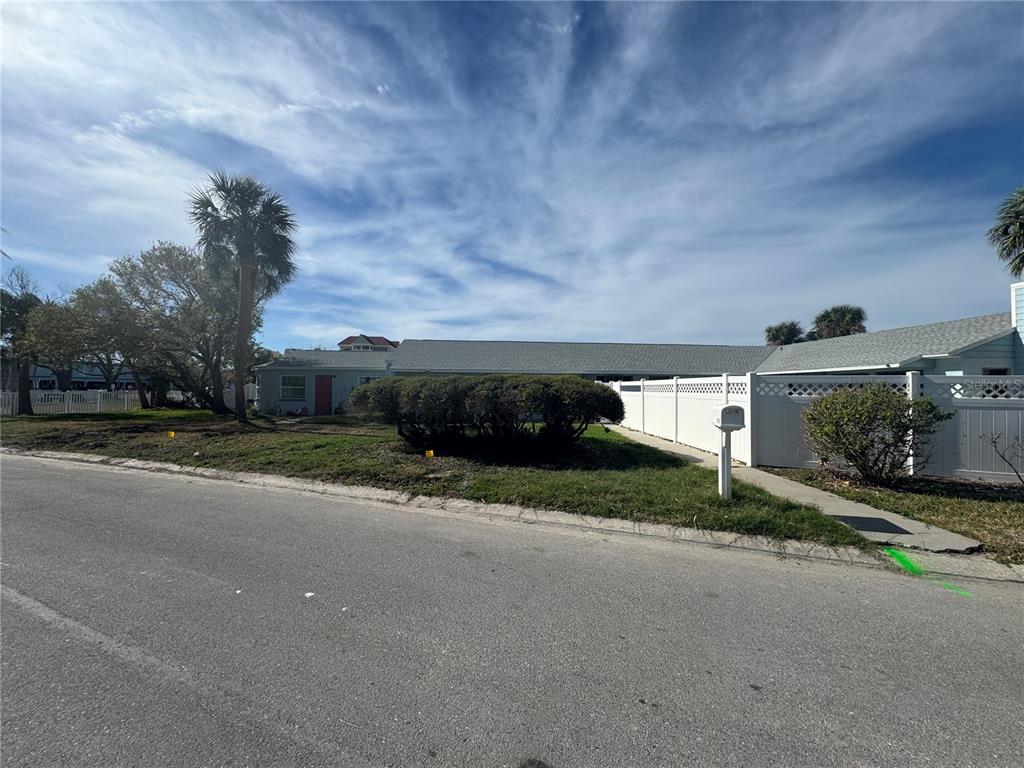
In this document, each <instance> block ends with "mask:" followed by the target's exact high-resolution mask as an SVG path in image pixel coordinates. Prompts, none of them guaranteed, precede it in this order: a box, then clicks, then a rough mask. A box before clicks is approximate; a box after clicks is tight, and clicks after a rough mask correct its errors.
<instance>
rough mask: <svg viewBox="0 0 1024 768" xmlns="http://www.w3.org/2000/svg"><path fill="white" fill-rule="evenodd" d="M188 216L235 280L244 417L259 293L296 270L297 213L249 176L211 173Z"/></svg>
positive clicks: (208, 253)
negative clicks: (249, 359)
mask: <svg viewBox="0 0 1024 768" xmlns="http://www.w3.org/2000/svg"><path fill="white" fill-rule="evenodd" d="M191 218H192V222H193V224H194V225H195V227H196V229H197V230H198V232H199V245H200V247H201V249H202V251H203V255H204V256H205V257H206V259H207V260H208V262H209V263H210V264H211V265H213V266H215V267H217V268H220V269H222V270H225V271H230V272H233V273H234V274H235V275H237V280H238V322H237V326H236V329H235V345H234V355H233V357H234V377H235V418H236V419H238V420H239V421H245V420H246V418H247V417H246V410H245V406H246V402H245V381H246V375H247V371H248V353H249V343H250V338H251V336H252V330H253V321H254V315H255V310H256V307H257V304H258V302H259V298H258V297H259V294H260V293H262V294H263V295H264V296H269V295H272V294H274V293H276V292H277V291H279V290H281V288H283V287H284V286H285V285H286V284H287V283H288V282H289V281H290V280H291V279H292V278H293V277H294V275H295V269H296V268H295V262H294V260H293V257H294V254H295V250H296V245H295V241H294V240H293V239H292V235H293V234H294V232H295V229H296V223H295V218H294V216H293V215H292V212H291V210H290V209H289V208H288V206H287V205H285V203H284V200H283V199H282V198H281V196H280V195H278V194H277V193H275V192H272V191H271V190H270V189H269V188H267V187H266V186H265V185H264V184H263V183H262V182H260V181H257V180H256V179H254V178H252V177H250V176H229V175H227V174H224V173H221V172H217V173H213V174H211V175H210V178H209V186H208V187H207V188H205V189H200V190H197V191H196V192H194V193H193V194H192V197H191Z"/></svg>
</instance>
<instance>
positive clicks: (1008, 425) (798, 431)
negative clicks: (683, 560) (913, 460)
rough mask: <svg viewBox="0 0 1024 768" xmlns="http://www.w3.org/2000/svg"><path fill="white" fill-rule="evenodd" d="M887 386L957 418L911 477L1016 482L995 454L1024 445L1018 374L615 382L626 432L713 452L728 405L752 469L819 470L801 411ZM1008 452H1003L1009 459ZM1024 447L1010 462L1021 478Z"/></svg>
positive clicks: (1023, 400)
mask: <svg viewBox="0 0 1024 768" xmlns="http://www.w3.org/2000/svg"><path fill="white" fill-rule="evenodd" d="M868 384H885V385H887V386H890V387H892V388H893V389H896V390H899V391H901V392H904V393H906V395H907V397H921V396H924V395H927V396H928V397H931V398H932V400H934V401H935V404H936V405H938V406H939V407H940V408H942V409H943V410H951V411H953V418H952V419H951V420H950V421H948V422H946V423H945V424H943V425H942V427H941V429H940V430H939V432H938V433H937V434H936V435H935V436H934V438H933V439H932V443H931V450H932V457H931V460H930V461H929V463H928V464H927V466H925V467H921V466H918V467H916V468H915V471H917V472H919V473H924V474H930V475H939V476H944V477H953V476H959V477H969V478H975V479H982V480H992V481H1005V482H1015V481H1016V479H1017V478H1016V475H1014V474H1013V472H1012V471H1011V470H1010V468H1009V467H1008V466H1007V465H1006V463H1005V462H1004V461H1003V459H1001V458H1000V457H999V455H998V454H997V452H996V450H995V448H994V447H993V446H992V443H991V438H992V437H993V436H998V440H999V443H1000V446H1001V447H1003V448H1005V447H1006V446H1012V445H1014V444H1016V445H1018V446H1021V447H1022V448H1024V377H1016V376H925V375H922V374H919V373H908V374H906V375H905V376H885V375H873V376H872V375H867V376H864V375H862V376H814V375H808V376H769V375H764V376H758V375H756V374H752V373H751V374H746V375H745V376H716V377H705V378H697V379H680V378H676V379H660V380H649V381H647V380H645V381H633V382H628V381H624V382H612V383H611V384H610V385H609V386H611V387H612V388H613V389H615V390H616V391H617V392H619V394H620V395H621V397H622V402H623V404H624V406H625V411H626V418H625V419H624V420H623V422H622V423H623V426H626V427H629V428H631V429H636V430H638V431H640V432H644V433H646V434H649V435H655V436H657V437H662V438H664V439H666V440H672V441H674V442H677V443H682V444H684V445H690V446H693V447H694V448H699V449H701V450H704V451H708V452H710V453H717V452H718V448H719V445H720V443H721V433H720V432H719V431H718V429H717V428H716V427H715V426H714V418H715V416H716V415H717V407H718V406H720V405H722V404H724V403H726V402H729V403H735V404H738V405H742V406H743V409H744V410H745V411H746V421H747V427H746V429H742V430H740V431H739V432H734V433H733V438H732V439H733V456H734V457H735V458H736V459H738V460H739V461H742V462H744V463H746V464H749V465H751V466H758V465H762V466H771V467H815V466H817V460H816V457H815V456H814V454H813V453H811V451H810V450H809V449H808V448H807V446H806V444H805V443H804V438H803V410H804V408H806V407H807V405H808V403H810V402H811V400H812V399H814V398H815V397H820V396H822V395H825V394H828V393H830V392H834V391H836V390H837V389H844V388H851V387H852V388H855V387H863V386H866V385H868ZM1005 452H1006V451H1005V450H1004V453H1005ZM1022 454H1024V450H1021V451H1010V452H1009V453H1008V457H1009V458H1010V459H1011V461H1013V462H1014V464H1015V466H1016V468H1017V470H1018V471H1020V472H1022V473H1024V455H1022Z"/></svg>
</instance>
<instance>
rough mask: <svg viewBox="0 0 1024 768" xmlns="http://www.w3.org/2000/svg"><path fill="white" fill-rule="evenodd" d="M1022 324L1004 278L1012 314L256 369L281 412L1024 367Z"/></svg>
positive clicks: (419, 342) (297, 357) (1021, 303)
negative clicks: (491, 395)
mask: <svg viewBox="0 0 1024 768" xmlns="http://www.w3.org/2000/svg"><path fill="white" fill-rule="evenodd" d="M1020 328H1024V283H1016V284H1014V285H1013V286H1011V311H1010V312H1002V313H999V314H994V315H982V316H980V317H969V318H965V319H962V320H949V321H946V322H941V323H929V324H927V325H915V326H909V327H907V328H892V329H889V330H882V331H872V332H870V333H861V334H856V335H853V336H842V337H840V338H835V339H820V340H818V341H807V342H803V343H800V344H789V345H786V346H782V347H769V346H728V345H713V344H621V343H588V342H560V341H455V340H441V339H407V340H405V341H403V342H402V343H401V344H400V345H399V344H397V343H395V342H390V341H388V340H387V339H384V338H383V337H380V336H364V335H360V336H354V337H349V338H348V339H345V340H344V341H343V342H341V344H342V345H347V346H352V347H356V346H365V345H369V346H370V347H384V348H385V350H382V351H366V350H357V349H355V348H353V349H352V350H350V351H338V352H333V351H330V352H324V351H316V350H298V349H290V350H288V351H287V352H286V353H285V357H284V358H282V359H280V360H275V361H274V362H272V363H268V364H267V365H264V366H261V367H260V369H259V371H260V373H259V375H260V381H261V390H260V392H261V394H260V401H261V407H266V406H267V405H269V404H271V403H275V402H276V403H277V407H278V408H279V409H280V410H281V412H282V413H286V412H295V413H298V412H300V411H301V408H302V407H305V409H306V410H305V412H306V413H311V414H312V413H329V412H331V410H333V406H336V405H339V404H344V402H345V400H346V399H347V398H348V395H349V394H350V393H351V391H352V389H354V388H355V387H356V386H358V385H359V384H360V383H364V382H366V381H370V380H372V379H374V378H380V377H381V376H395V375H398V376H408V375H416V374H487V373H552V374H557V373H561V374H574V375H577V376H583V377H586V378H588V379H595V380H605V381H607V380H631V379H633V380H635V379H641V378H646V379H657V378H670V377H672V376H685V377H698V376H714V375H718V374H722V373H731V374H743V373H748V372H752V373H758V374H762V375H766V376H770V375H772V374H816V373H817V374H842V373H860V374H863V373H877V374H898V373H905V372H907V371H921V372H922V373H928V374H938V375H943V374H944V375H949V376H973V375H989V376H998V375H1013V374H1016V375H1024V342H1022V339H1021V333H1020V330H1019V329H1020ZM378 340H380V341H381V342H382V343H376V342H377V341H378ZM349 342H351V344H348V343H349ZM383 342H386V344H385V343H383ZM328 379H330V380H331V384H330V389H329V390H328V389H327V387H328V384H327V381H328ZM286 380H287V381H286ZM318 388H319V389H318ZM317 392H320V399H319V400H318V399H317V397H316V393H317ZM328 392H329V394H328ZM281 393H285V395H287V396H284V397H283V396H282V394H281ZM318 403H319V405H318ZM328 405H330V407H328Z"/></svg>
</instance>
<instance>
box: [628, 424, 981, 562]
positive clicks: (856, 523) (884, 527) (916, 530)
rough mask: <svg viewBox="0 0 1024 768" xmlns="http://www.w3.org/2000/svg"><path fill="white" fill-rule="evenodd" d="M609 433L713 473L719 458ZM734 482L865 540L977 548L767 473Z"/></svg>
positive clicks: (748, 470) (750, 473) (930, 548)
mask: <svg viewBox="0 0 1024 768" xmlns="http://www.w3.org/2000/svg"><path fill="white" fill-rule="evenodd" d="M609 426H610V428H611V429H613V430H615V431H616V432H618V433H619V434H620V435H623V436H625V437H628V438H629V439H630V440H634V441H635V442H638V443H641V444H643V445H648V446H651V447H652V448H658V449H659V450H662V451H667V452H668V453H674V454H677V455H679V456H682V457H683V458H685V459H688V460H689V461H692V462H695V463H698V464H703V465H704V466H706V467H709V468H710V469H715V470H717V469H718V457H717V456H715V455H714V454H713V453H705V452H704V451H701V450H698V449H697V448H691V447H690V446H688V445H678V444H676V443H672V442H670V441H668V440H663V439H661V438H660V437H653V436H651V435H645V434H643V433H642V432H635V431H633V430H632V429H627V428H625V427H620V426H616V425H614V424H613V425H609ZM733 476H734V477H735V478H737V479H738V480H742V481H744V482H747V483H750V484H751V485H756V486H758V487H760V488H763V489H764V490H766V491H768V492H769V493H773V494H775V495H776V496H782V497H783V498H787V499H792V500H793V501H797V502H800V503H801V504H808V505H811V506H814V507H817V508H818V509H820V510H821V511H822V513H824V514H826V515H828V516H829V517H832V518H835V519H837V520H839V521H840V522H842V523H844V524H845V525H848V526H850V527H851V528H853V529H854V530H856V531H857V532H858V533H859V534H861V535H862V536H863V537H864V538H866V539H869V540H870V541H874V542H878V543H880V544H898V545H900V546H903V547H912V548H914V549H923V550H925V551H927V552H955V553H960V554H966V553H968V552H974V551H976V550H977V549H979V548H980V547H981V542H978V541H975V540H974V539H969V538H967V537H966V536H961V535H960V534H958V533H953V532H951V531H947V530H946V529H944V528H936V527H935V526H934V525H928V524H927V523H922V522H919V521H917V520H911V519H910V518H909V517H904V516H903V515H898V514H896V513H895V512H886V511H885V510H882V509H875V508H874V507H869V506H868V505H867V504H861V503H860V502H857V501H850V500H849V499H844V498H843V497H841V496H836V495H835V494H834V493H829V492H828V491H822V490H820V489H818V488H812V487H811V486H809V485H804V484H803V483H798V482H796V481H794V480H789V479H788V478H785V477H780V476H779V475H773V474H771V473H770V472H764V471H763V470H760V469H756V468H754V467H746V466H742V465H737V464H734V469H733Z"/></svg>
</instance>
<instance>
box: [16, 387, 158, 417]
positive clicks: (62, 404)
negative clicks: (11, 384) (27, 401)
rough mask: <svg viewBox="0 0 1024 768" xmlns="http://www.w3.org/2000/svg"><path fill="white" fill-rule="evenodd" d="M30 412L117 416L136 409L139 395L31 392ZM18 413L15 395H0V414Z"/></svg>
mask: <svg viewBox="0 0 1024 768" xmlns="http://www.w3.org/2000/svg"><path fill="white" fill-rule="evenodd" d="M31 396H32V411H33V412H34V413H35V414H37V415H45V414H54V413H120V412H125V411H134V410H135V409H136V408H138V407H139V393H138V392H133V391H128V390H125V391H121V392H106V391H104V390H98V389H93V390H82V391H75V392H52V391H47V390H39V389H33V390H31ZM17 411H18V393H17V392H0V415H3V416H12V415H14V414H15V413H17Z"/></svg>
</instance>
